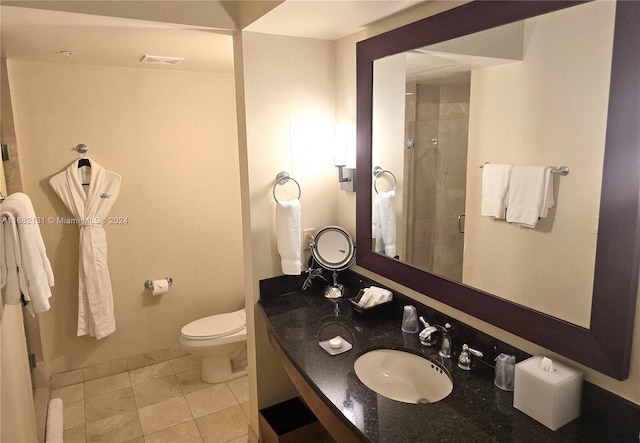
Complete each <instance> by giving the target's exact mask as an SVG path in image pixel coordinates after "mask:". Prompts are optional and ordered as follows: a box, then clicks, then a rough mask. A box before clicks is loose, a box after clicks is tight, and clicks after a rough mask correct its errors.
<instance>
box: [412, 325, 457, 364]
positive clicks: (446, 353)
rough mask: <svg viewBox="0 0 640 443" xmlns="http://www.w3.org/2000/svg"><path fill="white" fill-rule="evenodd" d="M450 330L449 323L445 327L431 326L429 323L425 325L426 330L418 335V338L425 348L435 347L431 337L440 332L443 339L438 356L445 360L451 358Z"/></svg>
mask: <svg viewBox="0 0 640 443" xmlns="http://www.w3.org/2000/svg"><path fill="white" fill-rule="evenodd" d="M423 324H424V323H423ZM450 328H451V325H450V324H449V323H445V325H444V326H440V325H434V326H429V325H428V323H427V324H426V325H425V328H424V329H423V330H422V332H420V334H419V335H418V338H419V339H420V343H422V344H423V345H425V346H433V340H432V337H431V335H432V334H433V333H435V332H439V333H440V335H441V336H442V339H441V340H440V351H438V354H439V355H440V356H441V357H444V358H451V335H449V329H450Z"/></svg>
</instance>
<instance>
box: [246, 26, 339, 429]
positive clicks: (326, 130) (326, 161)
mask: <svg viewBox="0 0 640 443" xmlns="http://www.w3.org/2000/svg"><path fill="white" fill-rule="evenodd" d="M235 45H236V60H237V61H236V77H237V78H238V81H237V83H238V87H239V90H240V92H239V94H241V95H242V96H244V100H243V102H242V103H241V104H240V105H239V106H238V110H239V113H240V116H241V117H240V118H239V122H240V123H239V127H240V128H241V131H240V135H239V139H240V157H241V159H242V161H241V163H242V180H243V183H242V186H243V195H242V197H243V208H244V210H245V214H244V220H243V222H244V224H245V226H244V232H245V239H244V241H245V254H246V256H245V279H246V282H247V285H246V289H245V290H246V300H247V302H246V304H247V310H248V319H249V324H250V328H249V343H248V349H249V364H250V396H251V414H250V420H251V426H252V427H253V429H254V430H257V428H258V408H263V407H266V406H269V405H272V404H274V403H276V402H278V401H281V400H285V399H287V398H290V397H292V396H293V395H295V391H294V389H293V387H292V385H291V383H290V381H289V380H288V378H287V377H286V375H285V374H284V371H283V369H282V366H281V364H280V362H279V361H278V359H277V357H276V356H275V355H274V354H273V351H272V348H271V345H270V344H269V342H268V340H267V336H266V330H265V326H264V322H263V320H262V315H261V314H259V313H256V312H255V304H256V303H257V301H258V299H259V289H258V282H259V280H260V279H264V278H269V277H273V276H277V275H281V274H282V269H281V267H280V258H279V256H278V254H277V246H276V237H275V201H274V199H273V195H272V190H273V185H274V181H275V177H276V174H277V173H278V172H280V171H283V170H285V171H287V172H289V174H290V175H291V177H293V178H295V179H296V180H297V181H298V182H299V183H300V187H301V189H302V195H301V198H300V203H301V208H302V213H301V225H302V228H320V227H323V226H327V225H332V224H335V220H336V196H337V195H338V193H339V191H338V189H339V187H338V181H337V171H336V168H335V167H334V165H333V159H334V152H333V147H332V144H331V140H332V138H333V135H334V131H335V77H334V75H335V74H334V72H335V69H334V66H335V63H334V46H333V43H332V42H328V41H322V40H314V39H303V38H293V37H284V36H274V35H266V34H258V33H250V32H243V33H242V34H241V35H239V36H238V37H237V38H236V43H235ZM240 54H241V60H240V61H238V57H240ZM296 194H297V189H296V188H295V186H294V184H293V183H290V184H287V185H285V186H278V188H277V196H278V198H279V199H282V200H286V199H290V198H292V197H294V196H295V195H296Z"/></svg>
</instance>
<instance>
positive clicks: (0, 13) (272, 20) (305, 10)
mask: <svg viewBox="0 0 640 443" xmlns="http://www.w3.org/2000/svg"><path fill="white" fill-rule="evenodd" d="M421 2H422V1H418V0H357V1H353V0H288V1H285V2H283V3H281V4H280V5H279V6H277V7H276V8H274V9H273V10H271V11H270V12H268V13H267V14H265V15H263V16H262V17H260V18H259V19H258V20H256V21H254V22H253V23H252V24H250V25H249V26H248V27H246V28H245V30H248V31H252V32H262V33H269V34H281V35H289V36H297V37H308V38H319V39H328V40H334V39H337V38H340V37H343V36H345V35H348V34H351V33H353V32H356V31H358V30H359V29H361V28H362V27H364V26H366V25H367V24H369V23H372V22H374V21H376V20H380V19H382V18H384V17H387V16H389V15H391V14H394V13H397V12H399V11H401V10H403V9H406V8H408V7H411V6H414V5H415V4H417V3H421ZM80 3H83V2H78V4H80ZM115 3H116V4H117V3H118V2H115ZM160 3H161V4H166V3H165V2H160ZM160 3H159V4H160ZM12 4H13V5H15V4H16V3H15V2H14V3H12ZM70 4H73V2H70ZM106 4H108V2H106V3H102V5H103V8H104V5H106ZM202 5H203V4H202V3H198V9H194V11H193V15H194V17H192V18H191V19H189V11H188V10H185V8H188V7H189V6H188V4H187V6H184V7H183V8H182V9H181V12H182V16H181V18H180V19H181V22H182V23H201V20H200V18H199V16H201V15H202V7H203V6H202ZM212 6H213V4H212ZM103 13H104V12H103ZM119 13H121V12H119ZM138 15H139V14H138ZM0 24H1V37H0V52H1V54H2V56H3V57H6V58H8V59H16V60H27V61H43V62H51V63H75V64H84V65H99V66H121V67H133V68H151V69H180V70H190V71H213V72H232V70H233V47H232V46H233V45H232V37H231V33H232V30H229V29H220V28H210V27H204V26H194V25H188V24H173V23H159V22H155V21H146V20H139V19H130V18H119V17H112V16H106V15H90V14H84V13H77V12H63V11H53V10H44V9H34V8H24V7H16V6H7V5H2V6H0ZM61 51H73V52H74V55H72V56H69V57H67V56H66V55H64V54H62V53H61ZM144 55H154V56H169V57H183V58H184V59H185V60H184V61H183V62H181V63H180V64H178V65H175V66H173V67H170V66H158V65H148V64H147V65H145V64H142V63H140V59H141V58H142V56H144Z"/></svg>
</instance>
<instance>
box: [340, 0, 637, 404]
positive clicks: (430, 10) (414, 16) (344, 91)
mask: <svg viewBox="0 0 640 443" xmlns="http://www.w3.org/2000/svg"><path fill="white" fill-rule="evenodd" d="M461 3H464V2H460V3H458V2H456V3H454V2H433V3H428V4H426V5H423V6H420V7H418V8H415V9H412V10H410V11H407V12H405V13H402V14H398V15H396V16H394V17H392V18H390V19H388V20H384V21H381V22H378V23H376V24H375V25H372V26H371V27H369V28H367V29H365V30H364V31H362V32H360V33H357V34H354V35H350V36H347V37H345V38H342V39H340V40H338V41H337V42H336V46H337V47H336V54H337V58H336V64H337V70H336V72H338V73H339V76H338V80H337V85H338V88H337V93H336V97H337V98H336V100H337V107H338V109H341V110H348V109H349V108H350V105H351V103H354V102H355V95H356V90H355V83H354V81H355V80H354V79H355V43H356V42H357V41H359V40H363V39H365V38H367V37H370V36H372V35H376V34H379V33H381V32H384V31H388V30H389V29H393V28H395V27H398V26H402V25H404V24H407V23H410V22H413V21H415V20H418V19H420V18H424V17H428V16H431V15H434V14H436V13H438V12H441V11H442V10H445V9H450V8H453V7H455V6H456V5H459V4H461ZM344 115H346V116H348V115H349V113H348V112H344ZM354 118H355V117H354ZM352 122H354V123H355V119H354V120H352ZM569 177H571V176H569ZM339 204H340V208H341V210H340V211H339V212H338V221H337V222H338V224H343V225H345V226H346V225H348V224H349V223H354V222H355V220H353V219H352V217H353V214H354V213H355V200H353V201H347V200H346V199H343V198H340V199H339ZM354 270H356V271H359V272H362V273H363V274H364V275H367V276H369V277H371V278H376V279H378V280H379V281H380V282H381V283H382V284H386V285H388V286H389V287H391V288H393V289H395V290H397V291H401V292H402V293H404V294H407V295H409V296H410V297H413V298H414V299H416V300H418V301H419V302H421V303H424V304H426V305H428V306H431V307H433V308H434V309H437V310H439V311H441V312H443V313H445V314H447V315H450V316H452V317H453V318H455V319H458V320H460V321H463V322H465V323H466V324H468V325H470V326H472V327H475V328H477V329H480V330H482V331H484V332H486V333H488V334H490V335H492V336H494V337H497V338H498V339H500V340H504V341H505V342H508V343H511V344H513V345H514V346H517V347H519V348H520V349H523V350H524V351H526V352H529V353H531V354H540V353H544V354H545V355H548V356H550V357H551V358H556V359H558V360H559V361H563V362H565V363H566V364H568V365H571V366H573V367H576V368H579V369H581V370H583V371H584V373H585V378H586V380H588V381H590V382H592V383H594V384H596V385H599V386H601V387H603V388H605V389H607V390H609V391H611V392H613V393H615V394H617V395H620V396H622V397H624V398H627V399H629V400H630V401H632V402H635V403H639V404H640V346H634V347H633V350H632V355H631V368H630V375H629V378H628V379H627V380H624V381H618V380H615V379H613V378H611V377H608V376H605V375H603V374H601V373H598V372H596V371H594V370H592V369H589V368H586V367H584V366H582V365H580V364H578V363H576V362H573V361H570V360H567V359H566V358H564V357H562V356H559V355H557V354H554V353H552V352H550V351H548V350H546V349H544V348H543V347H541V346H538V345H535V344H533V343H531V342H528V341H526V340H523V339H521V338H520V337H517V336H515V335H513V334H510V333H508V332H505V331H503V330H501V329H499V328H496V327H494V326H492V325H490V324H488V323H486V322H484V321H481V320H479V319H477V318H474V317H472V316H470V315H468V314H465V313H463V312H460V311H458V310H455V309H452V308H450V307H448V306H446V305H444V304H442V303H440V302H437V301H435V300H433V299H431V298H429V296H428V294H421V293H419V292H416V291H413V290H411V289H409V288H406V287H404V286H401V285H399V284H397V283H395V282H393V281H391V280H388V279H385V278H382V277H380V276H378V275H375V274H373V273H371V272H369V271H366V270H364V269H362V268H360V267H358V266H354ZM636 306H637V307H636V319H638V318H640V303H637V305H636ZM633 338H634V343H640V321H636V323H635V328H634V334H633Z"/></svg>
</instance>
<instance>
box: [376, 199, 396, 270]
mask: <svg viewBox="0 0 640 443" xmlns="http://www.w3.org/2000/svg"><path fill="white" fill-rule="evenodd" d="M371 228H372V233H373V238H375V240H376V246H375V250H376V252H380V253H384V254H385V255H388V256H389V257H395V255H396V191H395V190H391V191H385V192H383V191H380V192H378V193H377V194H376V198H375V200H374V202H373V217H372V226H371Z"/></svg>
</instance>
